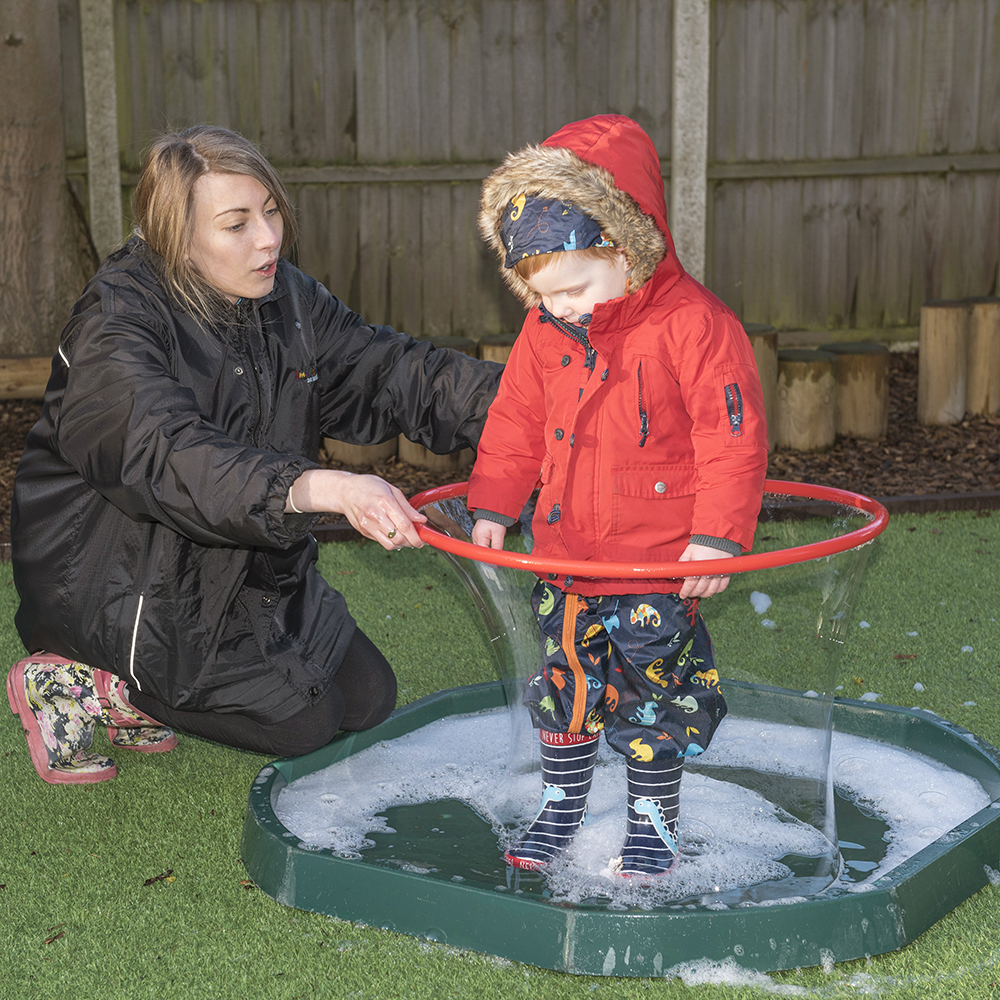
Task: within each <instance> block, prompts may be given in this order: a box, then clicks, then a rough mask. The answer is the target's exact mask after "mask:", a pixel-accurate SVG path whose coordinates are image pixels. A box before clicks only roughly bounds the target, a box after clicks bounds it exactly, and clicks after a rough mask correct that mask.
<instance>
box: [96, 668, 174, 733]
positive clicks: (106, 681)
mask: <svg viewBox="0 0 1000 1000" xmlns="http://www.w3.org/2000/svg"><path fill="white" fill-rule="evenodd" d="M94 686H95V688H96V690H97V697H98V700H99V701H100V705H101V722H103V723H104V725H106V726H107V727H108V738H109V739H110V740H111V742H112V744H113V745H114V746H116V747H121V748H122V749H123V750H138V751H140V752H141V753H166V752H167V751H168V750H173V748H174V747H175V746H177V737H176V736H175V735H174V732H173V730H172V729H168V728H167V727H166V726H164V725H161V724H160V723H159V722H157V721H156V719H153V718H151V717H150V716H148V715H146V714H145V712H140V711H139V709H137V708H136V707H135V706H134V705H132V704H131V703H130V702H129V700H128V698H126V696H125V682H124V681H122V680H119V679H118V678H117V677H116V676H115V675H114V674H111V673H108V671H107V670H95V671H94Z"/></svg>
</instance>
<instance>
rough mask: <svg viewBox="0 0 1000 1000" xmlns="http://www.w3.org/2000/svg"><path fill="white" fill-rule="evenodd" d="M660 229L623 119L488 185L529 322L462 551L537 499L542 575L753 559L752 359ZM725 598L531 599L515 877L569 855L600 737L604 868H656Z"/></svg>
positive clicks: (651, 164) (757, 473) (703, 702)
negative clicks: (531, 657)
mask: <svg viewBox="0 0 1000 1000" xmlns="http://www.w3.org/2000/svg"><path fill="white" fill-rule="evenodd" d="M666 215H667V213H666V202H665V199H664V193H663V180H662V177H661V174H660V161H659V157H658V156H657V153H656V149H655V148H654V146H653V144H652V142H651V141H650V139H649V137H648V136H647V135H646V133H645V132H644V131H643V130H642V129H641V128H640V127H639V126H638V125H637V124H636V123H635V122H633V121H631V120H630V119H628V118H625V117H622V116H620V115H601V116H598V117H596V118H589V119H587V120H585V121H582V122H575V123H573V124H570V125H566V126H565V127H564V128H562V129H560V130H559V131H558V132H557V133H556V134H555V135H553V136H552V137H551V138H549V139H547V140H546V141H545V142H544V143H542V144H541V145H538V146H528V147H526V148H525V149H522V150H520V151H519V152H517V153H512V154H510V155H509V156H508V157H507V158H506V160H505V161H504V163H503V164H502V165H501V166H500V167H499V168H498V169H497V170H496V171H494V172H493V174H491V175H490V177H488V178H487V179H486V181H485V183H484V184H483V193H482V200H481V205H480V216H479V224H480V230H481V232H482V233H483V236H484V238H485V239H486V240H487V241H488V242H489V243H490V244H491V246H492V247H493V249H494V250H495V251H496V252H497V254H498V255H499V256H500V259H501V262H502V267H501V273H502V274H503V275H504V278H505V279H506V281H507V283H508V285H509V286H510V287H511V289H512V290H513V292H514V294H515V295H517V297H518V298H520V299H521V301H522V302H524V303H525V305H526V306H527V307H528V308H529V312H528V316H527V318H526V319H525V322H524V326H523V328H522V330H521V334H520V336H519V337H518V339H517V342H516V343H515V345H514V350H513V352H512V353H511V356H510V360H509V361H508V363H507V367H506V370H505V372H504V375H503V379H502V381H501V384H500V390H499V393H498V395H497V397H496V400H495V401H494V403H493V405H492V407H491V408H490V412H489V417H488V418H487V421H486V428H485V431H484V433H483V437H482V440H481V441H480V444H479V449H478V457H477V461H476V465H475V469H474V470H473V473H472V477H471V481H470V484H469V495H468V504H469V507H470V509H472V510H474V511H475V518H476V524H475V527H474V530H473V535H472V537H473V541H475V542H476V543H477V544H479V545H486V546H492V547H494V548H499V547H501V546H502V545H503V539H504V533H505V531H506V528H507V527H509V526H510V525H511V524H513V523H514V521H515V520H516V518H517V515H518V514H519V513H520V511H521V509H522V508H523V506H524V504H525V502H526V501H527V500H528V498H529V496H530V495H531V493H532V491H533V490H534V489H535V488H536V487H540V490H541V492H540V494H539V497H538V502H537V506H536V509H535V516H534V524H533V533H534V540H535V545H534V550H533V554H534V555H535V556H537V557H538V558H540V559H545V558H563V559H566V558H570V559H578V560H586V559H590V560H598V561H612V562H620V563H627V564H641V563H654V562H676V561H682V562H686V561H691V560H701V559H720V558H725V557H727V556H733V555H738V554H739V553H740V552H741V551H742V550H744V549H749V547H750V545H751V543H752V541H753V534H754V529H755V527H756V523H757V515H758V513H759V511H760V504H761V497H762V492H763V483H764V475H765V471H766V467H767V431H766V427H765V424H764V405H763V398H762V395H761V389H760V381H759V379H758V377H757V369H756V365H755V363H754V357H753V352H752V350H751V348H750V343H749V341H748V339H747V337H746V334H745V333H744V331H743V328H742V326H741V324H740V322H739V320H737V318H736V317H735V316H734V315H733V313H732V312H730V311H729V309H727V308H726V306H725V305H724V304H723V303H722V302H720V301H719V300H718V299H717V298H715V296H714V295H712V294H711V293H710V292H709V291H708V290H707V289H705V288H703V287H702V286H701V285H699V284H698V283H697V282H696V281H694V280H693V279H692V278H691V277H690V276H689V275H688V274H686V273H685V271H684V269H683V267H682V266H681V264H680V262H679V261H678V260H677V256H676V254H675V252H674V247H673V242H672V240H671V237H670V233H669V231H668V229H667V217H666ZM728 580H729V578H728V577H726V576H722V577H719V576H712V577H687V578H686V579H677V580H646V579H641V578H636V579H628V580H623V579H618V580H613V579H610V580H606V579H599V580H595V579H590V578H587V579H577V580H574V579H573V578H572V577H562V576H559V575H557V574H548V575H547V576H546V578H545V579H541V580H539V582H538V583H537V584H536V586H535V589H534V592H533V594H532V598H531V601H532V608H533V610H534V612H535V615H536V618H537V620H538V624H539V628H540V629H541V638H542V666H541V668H540V669H539V670H538V672H537V673H536V674H535V675H534V676H533V677H532V678H531V679H530V681H529V682H528V684H527V686H526V689H525V704H526V705H527V707H528V709H529V711H530V713H531V717H532V721H533V723H534V725H535V726H536V727H537V728H538V729H539V731H540V738H541V744H542V748H541V749H542V778H543V782H544V791H543V795H542V805H541V808H540V810H539V812H538V815H537V816H536V817H535V819H534V821H533V822H532V823H531V825H530V826H529V827H528V829H527V832H526V833H525V834H524V836H523V837H522V838H521V839H520V840H519V841H518V843H517V844H516V845H514V846H513V847H511V848H510V850H509V851H508V852H507V854H506V860H507V862H508V863H509V864H511V865H514V866H515V867H518V868H529V869H535V868H540V867H542V866H544V865H545V864H547V863H548V862H550V861H552V859H553V858H555V857H556V856H557V855H558V854H559V852H561V851H563V850H564V849H565V848H566V847H567V846H568V844H569V842H570V840H571V839H572V837H573V835H574V833H575V832H576V830H577V829H578V828H579V827H580V825H581V823H582V822H583V818H584V815H585V813H586V800H587V794H588V792H589V790H590V785H591V780H592V777H593V772H594V762H595V760H596V757H597V741H598V739H599V733H600V730H601V729H603V730H604V734H605V738H606V739H607V741H608V743H609V744H610V746H611V747H612V748H614V749H615V750H616V751H618V752H619V753H621V754H623V755H624V756H625V758H626V764H627V777H628V821H627V827H626V835H625V843H624V846H623V847H622V851H621V856H620V857H619V858H616V859H613V860H612V862H611V867H612V869H613V870H615V871H618V872H620V873H621V874H623V875H641V876H651V875H653V876H655V875H661V874H664V873H665V872H667V871H669V870H670V868H671V867H672V866H673V864H674V862H675V861H676V858H677V852H678V844H677V817H678V792H679V788H680V780H681V769H682V766H683V762H684V758H685V757H691V756H694V755H696V754H700V753H702V751H704V750H705V748H706V747H707V746H708V744H709V741H710V740H711V738H712V734H713V733H714V732H715V729H716V727H717V726H718V724H719V722H720V721H721V720H722V718H723V716H724V715H725V712H726V706H725V702H724V701H723V698H722V695H721V693H720V691H719V684H718V674H717V673H716V671H715V668H714V660H713V655H712V645H711V641H710V639H709V637H708V632H707V631H706V629H705V624H704V622H703V620H702V617H701V614H700V613H699V610H698V599H699V598H701V597H707V596H710V595H712V594H715V593H718V592H720V591H722V590H724V589H725V587H726V585H727V583H728Z"/></svg>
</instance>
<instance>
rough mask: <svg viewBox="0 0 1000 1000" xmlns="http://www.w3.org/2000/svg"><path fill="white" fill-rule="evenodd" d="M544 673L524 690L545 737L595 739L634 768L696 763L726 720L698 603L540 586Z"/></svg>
mask: <svg viewBox="0 0 1000 1000" xmlns="http://www.w3.org/2000/svg"><path fill="white" fill-rule="evenodd" d="M531 606H532V609H533V610H534V612H535V618H536V619H537V621H538V627H539V629H540V631H541V644H542V666H541V668H540V669H539V670H538V671H537V672H536V673H535V674H534V675H533V676H532V677H531V679H530V680H529V681H528V683H527V684H526V685H525V693H524V704H525V705H526V706H527V707H528V710H529V712H530V713H531V719H532V722H533V724H534V725H535V727H536V728H538V729H545V730H548V731H549V732H554V733H598V732H600V730H602V729H603V730H604V736H605V738H606V739H607V741H608V743H609V745H610V746H611V747H612V748H613V749H615V750H617V751H618V752H619V753H621V754H625V755H627V756H629V757H634V758H635V759H636V760H641V761H651V760H670V759H672V758H675V757H694V756H696V755H697V754H700V753H702V752H703V751H704V750H706V749H707V747H708V744H709V742H710V741H711V739H712V735H713V734H714V733H715V730H716V729H717V728H718V725H719V723H720V722H721V721H722V720H723V718H724V717H725V715H726V703H725V700H724V699H723V697H722V692H721V691H720V690H719V675H718V673H717V672H716V669H715V658H714V656H713V653H712V641H711V639H710V638H709V636H708V630H707V629H706V628H705V622H704V620H703V619H702V617H701V613H700V612H699V610H698V600H697V599H696V598H687V599H685V600H681V599H680V598H679V597H678V596H677V595H676V594H634V595H628V594H625V595H617V596H601V597H581V596H580V595H578V594H572V593H564V592H563V591H561V590H559V589H558V588H556V587H552V586H550V585H549V584H547V583H545V582H544V581H539V582H538V583H537V584H536V585H535V589H534V590H533V591H532V595H531Z"/></svg>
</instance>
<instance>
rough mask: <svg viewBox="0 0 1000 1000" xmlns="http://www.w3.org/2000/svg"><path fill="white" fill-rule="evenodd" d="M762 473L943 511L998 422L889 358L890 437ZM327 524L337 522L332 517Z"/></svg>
mask: <svg viewBox="0 0 1000 1000" xmlns="http://www.w3.org/2000/svg"><path fill="white" fill-rule="evenodd" d="M40 411H41V403H39V402H36V401H28V400H8V401H0V543H2V542H7V541H9V540H10V498H11V492H12V489H13V484H14V472H15V470H16V468H17V462H18V459H19V458H20V456H21V449H22V447H23V445H24V438H25V435H26V434H27V433H28V430H29V429H30V428H31V426H32V424H33V423H34V422H35V421H36V420H37V419H38V416H39V413H40ZM351 471H352V472H365V473H374V474H375V475H378V476H381V477H382V478H383V479H386V480H388V481H389V482H391V483H393V484H394V485H396V486H398V487H399V488H400V489H401V490H402V491H403V493H405V494H406V495H407V496H413V495H414V494H416V493H420V492H421V491H423V490H426V489H430V488H431V487H433V486H443V485H445V484H446V483H450V482H454V481H455V480H456V473H454V472H443V473H442V472H438V473H434V472H429V471H427V470H426V469H419V468H415V467H414V466H411V465H407V464H406V463H405V462H400V461H398V460H397V459H395V458H391V459H388V460H386V461H385V462H380V463H378V464H376V465H375V466H371V467H351ZM767 474H768V478H770V479H790V480H793V481H794V482H809V483H816V484H817V485H820V486H833V487H837V488H839V489H847V490H851V491H853V492H855V493H863V494H865V495H866V496H871V497H876V498H879V499H882V498H890V497H895V498H914V497H925V498H926V501H927V502H928V503H929V504H930V505H932V506H934V505H937V506H948V505H949V503H948V498H949V496H950V495H953V494H970V493H971V494H1000V418H996V417H969V418H967V419H966V420H963V421H962V422H961V423H960V424H954V425H952V426H948V427H923V426H921V425H920V424H919V423H917V356H916V354H893V355H891V356H890V378H889V433H888V435H887V437H886V438H885V439H884V440H881V441H866V440H861V439H857V438H840V439H838V440H837V443H836V444H835V445H834V446H833V447H832V448H830V449H829V450H828V451H825V452H822V453H813V452H803V451H792V450H788V449H776V450H775V451H774V452H772V454H771V458H770V462H769V464H768V470H767ZM942 494H944V495H946V496H941V495H942ZM892 506H896V507H897V509H901V507H900V505H896V504H893V505H892ZM991 506H997V504H996V503H993V504H991ZM326 520H327V523H330V524H336V523H338V521H340V523H343V521H342V519H338V518H335V517H331V518H328V519H326Z"/></svg>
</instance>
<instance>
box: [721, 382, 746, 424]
mask: <svg viewBox="0 0 1000 1000" xmlns="http://www.w3.org/2000/svg"><path fill="white" fill-rule="evenodd" d="M723 391H724V392H725V394H726V410H727V411H728V413H729V433H730V434H731V435H732V436H733V437H739V436H740V435H741V434H742V433H743V393H741V392H740V385H739V383H738V382H732V383H730V384H729V385H727V386H726V387H725V389H724V390H723Z"/></svg>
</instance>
